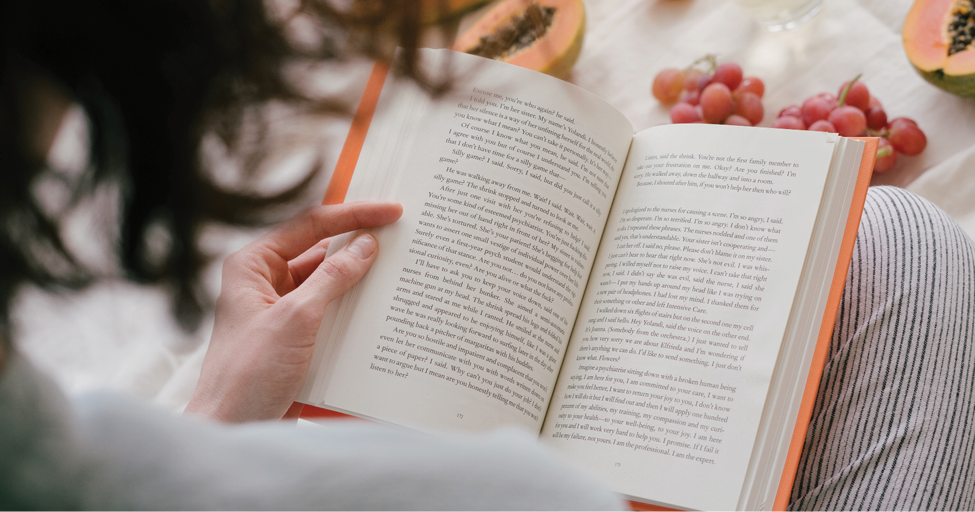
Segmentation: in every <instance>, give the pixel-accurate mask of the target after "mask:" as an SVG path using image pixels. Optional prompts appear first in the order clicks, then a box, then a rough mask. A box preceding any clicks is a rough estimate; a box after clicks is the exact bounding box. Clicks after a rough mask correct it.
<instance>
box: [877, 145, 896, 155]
mask: <svg viewBox="0 0 975 512" xmlns="http://www.w3.org/2000/svg"><path fill="white" fill-rule="evenodd" d="M893 152H894V148H892V147H890V146H886V147H883V148H880V149H878V150H877V158H883V157H885V156H890V155H891V153H893Z"/></svg>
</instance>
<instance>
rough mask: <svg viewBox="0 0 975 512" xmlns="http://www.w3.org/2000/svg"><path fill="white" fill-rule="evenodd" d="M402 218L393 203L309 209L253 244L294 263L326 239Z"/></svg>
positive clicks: (355, 204) (398, 209)
mask: <svg viewBox="0 0 975 512" xmlns="http://www.w3.org/2000/svg"><path fill="white" fill-rule="evenodd" d="M402 214H403V205H401V204H399V203H394V202H388V201H384V202H379V201H375V202H374V201H363V202H355V203H343V204H337V205H325V206H316V207H313V208H309V209H308V210H305V211H303V212H301V213H300V214H298V215H296V216H295V217H293V218H291V219H289V220H287V221H285V222H284V223H283V224H281V225H279V226H277V227H275V228H274V229H272V230H271V231H270V232H268V233H267V234H266V235H264V236H262V237H261V238H258V239H257V240H256V241H255V242H254V243H255V244H257V245H258V246H260V247H263V248H266V249H268V250H270V251H272V252H274V253H275V254H277V255H278V256H279V257H281V258H282V259H284V260H285V261H291V260H293V259H294V258H296V257H298V256H299V255H301V254H302V253H303V252H305V251H306V250H308V249H309V248H310V247H312V246H313V245H315V244H317V243H318V242H320V241H321V240H324V239H326V238H329V237H332V236H335V235H340V234H342V233H347V232H349V231H354V230H357V229H367V228H375V227H379V226H385V225H386V224H389V223H391V222H394V221H396V220H397V219H399V218H400V215H402Z"/></svg>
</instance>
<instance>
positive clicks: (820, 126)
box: [807, 119, 837, 133]
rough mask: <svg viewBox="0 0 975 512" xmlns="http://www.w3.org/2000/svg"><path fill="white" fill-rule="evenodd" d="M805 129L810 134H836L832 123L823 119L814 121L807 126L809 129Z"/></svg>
mask: <svg viewBox="0 0 975 512" xmlns="http://www.w3.org/2000/svg"><path fill="white" fill-rule="evenodd" d="M807 129H808V130H809V131H811V132H829V133H837V131H836V127H835V126H833V123H831V122H829V121H827V120H825V119H820V120H819V121H816V122H815V123H813V124H811V125H809V128H807Z"/></svg>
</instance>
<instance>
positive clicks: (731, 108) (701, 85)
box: [651, 55, 765, 126]
mask: <svg viewBox="0 0 975 512" xmlns="http://www.w3.org/2000/svg"><path fill="white" fill-rule="evenodd" d="M701 62H705V63H707V64H708V65H709V69H708V70H707V71H704V70H701V69H698V68H696V67H695V66H696V65H698V64H700V63H701ZM651 90H652V92H653V95H654V96H655V97H656V98H657V99H658V100H660V102H661V103H664V104H667V105H669V104H672V103H675V102H676V105H674V106H673V107H671V109H670V120H671V121H672V122H674V123H698V122H705V123H714V124H735V125H741V126H755V125H757V124H758V123H760V122H761V121H762V117H764V116H765V109H764V107H762V95H763V94H765V84H764V83H763V82H762V81H761V80H760V79H759V78H757V77H753V76H748V77H746V76H743V73H742V69H741V66H739V65H738V64H735V63H734V62H725V63H724V64H721V65H720V66H719V65H718V64H717V61H716V60H715V58H714V56H713V55H706V56H705V57H702V58H701V59H698V61H696V62H694V63H693V64H691V66H690V67H688V68H687V69H683V70H681V69H677V68H669V69H665V70H663V71H661V72H659V73H657V76H655V77H654V79H653V88H652V89H651Z"/></svg>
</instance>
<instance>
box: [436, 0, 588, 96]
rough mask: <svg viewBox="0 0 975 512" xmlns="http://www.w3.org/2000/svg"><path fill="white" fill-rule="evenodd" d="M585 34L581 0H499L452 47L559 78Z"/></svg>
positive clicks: (584, 10)
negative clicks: (499, 0) (499, 1)
mask: <svg viewBox="0 0 975 512" xmlns="http://www.w3.org/2000/svg"><path fill="white" fill-rule="evenodd" d="M585 32H586V8H585V6H583V5H582V0H504V1H503V2H501V3H499V4H497V5H496V6H494V7H493V8H491V9H490V10H489V11H488V12H487V13H485V14H484V16H483V17H481V19H479V20H477V21H476V22H475V23H474V24H473V25H471V27H470V28H469V29H467V31H465V32H464V33H463V34H461V35H460V36H459V37H458V38H457V41H456V42H455V43H454V46H453V49H454V50H457V51H461V52H466V53H471V54H474V55H480V56H482V57H487V58H490V59H496V60H500V61H502V62H507V63H509V64H514V65H516V66H521V67H523V68H528V69H534V70H535V71H541V72H542V73H547V74H549V75H552V76H555V77H559V78H562V77H565V76H566V75H567V74H568V73H569V70H570V69H572V65H573V64H575V62H576V60H577V59H578V58H579V53H580V52H581V51H582V38H583V36H584V35H585Z"/></svg>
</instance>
